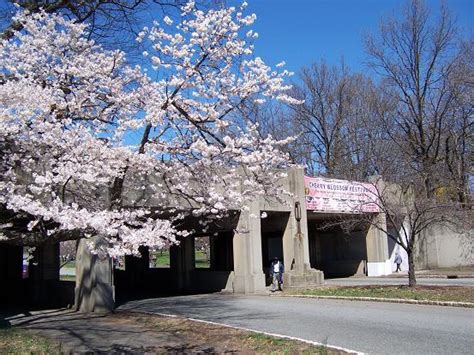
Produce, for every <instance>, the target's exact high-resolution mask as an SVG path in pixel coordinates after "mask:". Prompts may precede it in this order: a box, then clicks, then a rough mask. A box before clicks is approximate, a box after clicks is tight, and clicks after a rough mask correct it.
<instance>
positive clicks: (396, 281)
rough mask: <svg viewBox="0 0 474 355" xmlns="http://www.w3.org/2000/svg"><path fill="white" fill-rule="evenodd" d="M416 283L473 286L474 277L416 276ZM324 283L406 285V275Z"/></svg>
mask: <svg viewBox="0 0 474 355" xmlns="http://www.w3.org/2000/svg"><path fill="white" fill-rule="evenodd" d="M416 280H417V283H418V285H431V286H474V278H459V279H444V278H421V277H417V279H416ZM324 282H325V284H326V285H337V286H364V285H408V277H406V278H394V277H347V278H341V279H327V280H324Z"/></svg>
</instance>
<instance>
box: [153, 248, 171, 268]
mask: <svg viewBox="0 0 474 355" xmlns="http://www.w3.org/2000/svg"><path fill="white" fill-rule="evenodd" d="M155 256H156V262H155V267H164V268H166V267H170V251H169V250H163V251H162V252H159V251H158V252H156V253H155Z"/></svg>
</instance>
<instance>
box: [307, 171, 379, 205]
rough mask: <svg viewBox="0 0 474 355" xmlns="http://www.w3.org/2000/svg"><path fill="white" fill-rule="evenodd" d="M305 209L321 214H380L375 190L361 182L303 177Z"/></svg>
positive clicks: (373, 187)
mask: <svg viewBox="0 0 474 355" xmlns="http://www.w3.org/2000/svg"><path fill="white" fill-rule="evenodd" d="M304 184H305V195H306V209H308V210H313V211H321V212H345V213H372V212H380V207H379V206H378V204H377V196H378V195H377V189H376V188H375V186H374V185H372V184H369V183H363V182H356V181H348V180H338V179H326V178H320V177H309V176H305V177H304Z"/></svg>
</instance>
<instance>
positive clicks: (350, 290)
mask: <svg viewBox="0 0 474 355" xmlns="http://www.w3.org/2000/svg"><path fill="white" fill-rule="evenodd" d="M290 292H291V293H292V294H302V295H313V296H343V297H374V298H395V299H410V300H427V301H451V302H474V287H469V286H466V287H462V286H417V287H415V288H411V287H408V286H353V287H329V288H316V289H304V290H292V291H290Z"/></svg>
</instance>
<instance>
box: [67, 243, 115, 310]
mask: <svg viewBox="0 0 474 355" xmlns="http://www.w3.org/2000/svg"><path fill="white" fill-rule="evenodd" d="M74 301H75V302H74V305H75V308H76V310H78V311H81V312H110V311H112V310H113V309H114V308H115V289H114V282H113V266H112V259H111V258H109V257H99V256H97V255H94V254H92V253H91V252H90V250H89V248H88V247H87V240H86V239H80V240H79V241H78V243H77V254H76V289H75V300H74Z"/></svg>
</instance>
